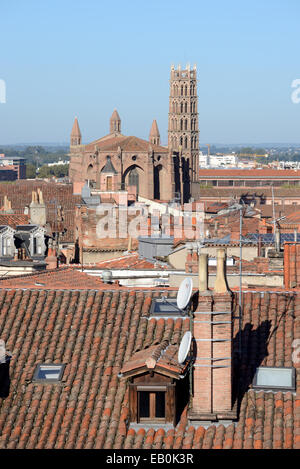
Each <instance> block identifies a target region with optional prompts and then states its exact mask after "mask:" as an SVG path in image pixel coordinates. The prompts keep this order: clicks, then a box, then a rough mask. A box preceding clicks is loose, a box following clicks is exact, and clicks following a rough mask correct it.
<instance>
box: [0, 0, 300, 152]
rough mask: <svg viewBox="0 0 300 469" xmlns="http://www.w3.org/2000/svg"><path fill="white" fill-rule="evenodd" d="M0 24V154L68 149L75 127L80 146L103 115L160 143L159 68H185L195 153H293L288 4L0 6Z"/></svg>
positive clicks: (298, 112)
mask: <svg viewBox="0 0 300 469" xmlns="http://www.w3.org/2000/svg"><path fill="white" fill-rule="evenodd" d="M0 18H1V22H0V24H1V47H0V84H1V83H2V82H1V80H4V81H5V83H6V103H5V104H4V103H1V102H0V144H9V143H27V142H62V143H63V142H68V141H69V135H70V131H71V127H72V124H73V120H74V117H75V115H77V116H78V120H79V125H80V128H81V132H82V136H83V142H84V143H86V142H88V141H90V140H92V139H95V138H99V137H101V136H103V135H104V134H106V133H108V128H109V127H108V125H109V117H110V115H111V113H112V111H113V109H114V108H117V110H118V112H119V114H120V116H121V119H122V132H123V133H125V134H126V135H136V136H138V137H141V138H148V135H149V130H150V127H151V123H152V120H153V119H154V118H156V119H157V122H158V126H159V129H160V133H161V137H162V141H163V142H164V143H165V142H166V141H167V125H168V96H169V71H170V66H171V64H172V63H174V64H175V65H177V64H179V63H181V64H182V65H185V64H186V63H188V62H190V63H191V65H193V64H194V63H196V64H197V70H198V95H199V128H200V143H202V144H205V143H213V142H214V143H243V142H249V143H260V142H290V143H296V142H300V103H299V104H294V103H293V102H292V100H291V94H292V91H293V89H292V88H291V83H292V81H293V80H295V79H297V78H300V61H299V55H300V33H299V18H300V2H299V0H251V1H250V0H243V1H242V0H226V1H225V0H210V1H208V0H189V1H182V0H126V1H125V0H113V1H108V0H106V1H104V0H81V1H80V0H26V1H22V0H10V1H7V0H0ZM2 92H3V89H2ZM0 97H1V89H0ZM0 101H1V100H0Z"/></svg>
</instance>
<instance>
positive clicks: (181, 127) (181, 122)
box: [180, 119, 183, 130]
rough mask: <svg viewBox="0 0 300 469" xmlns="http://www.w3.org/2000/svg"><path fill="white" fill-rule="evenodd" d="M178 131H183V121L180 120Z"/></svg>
mask: <svg viewBox="0 0 300 469" xmlns="http://www.w3.org/2000/svg"><path fill="white" fill-rule="evenodd" d="M180 130H183V121H182V119H180Z"/></svg>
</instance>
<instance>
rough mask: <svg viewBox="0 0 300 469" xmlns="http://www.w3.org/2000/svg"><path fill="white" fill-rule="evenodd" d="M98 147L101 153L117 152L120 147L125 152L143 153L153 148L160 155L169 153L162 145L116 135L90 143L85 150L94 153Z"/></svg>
mask: <svg viewBox="0 0 300 469" xmlns="http://www.w3.org/2000/svg"><path fill="white" fill-rule="evenodd" d="M96 146H97V148H98V149H99V150H100V151H105V150H111V151H117V150H118V148H119V147H120V148H121V150H123V151H134V152H135V151H136V152H139V151H142V152H148V151H149V148H150V147H152V148H153V150H154V151H157V152H160V153H168V148H166V147H162V146H160V145H154V144H152V143H150V142H148V141H147V140H143V139H141V138H138V137H133V136H128V137H126V136H124V135H116V136H115V135H114V134H112V135H111V137H110V136H105V137H102V138H100V139H99V140H95V141H94V142H91V143H89V144H88V145H86V146H85V150H87V151H93V150H94V148H95V147H96Z"/></svg>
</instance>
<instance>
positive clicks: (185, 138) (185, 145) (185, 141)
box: [184, 137, 188, 148]
mask: <svg viewBox="0 0 300 469" xmlns="http://www.w3.org/2000/svg"><path fill="white" fill-rule="evenodd" d="M187 141H188V140H187V137H184V148H187Z"/></svg>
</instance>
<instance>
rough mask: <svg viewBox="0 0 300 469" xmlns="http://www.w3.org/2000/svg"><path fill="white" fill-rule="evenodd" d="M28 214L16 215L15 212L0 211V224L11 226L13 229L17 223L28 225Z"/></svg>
mask: <svg viewBox="0 0 300 469" xmlns="http://www.w3.org/2000/svg"><path fill="white" fill-rule="evenodd" d="M28 223H29V216H28V215H17V214H6V213H3V214H2V213H0V226H4V225H5V226H6V225H8V226H11V227H12V228H13V229H16V226H18V225H28Z"/></svg>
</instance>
